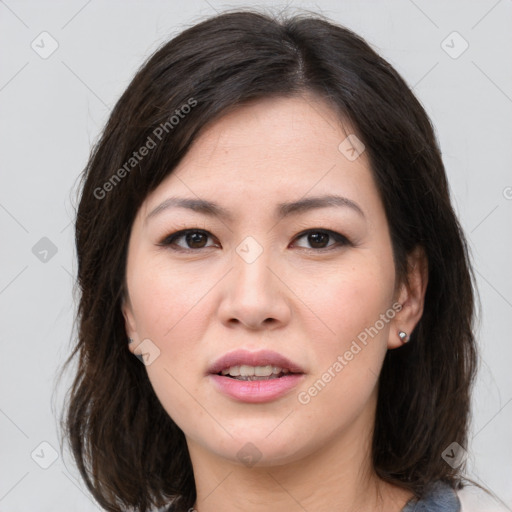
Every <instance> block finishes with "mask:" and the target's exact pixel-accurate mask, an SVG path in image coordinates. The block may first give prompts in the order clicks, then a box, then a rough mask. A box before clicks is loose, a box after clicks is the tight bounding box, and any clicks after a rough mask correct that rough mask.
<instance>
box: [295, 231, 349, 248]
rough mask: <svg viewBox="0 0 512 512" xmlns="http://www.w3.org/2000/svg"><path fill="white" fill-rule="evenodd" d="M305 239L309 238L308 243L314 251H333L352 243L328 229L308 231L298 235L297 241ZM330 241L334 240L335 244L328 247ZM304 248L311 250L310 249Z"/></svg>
mask: <svg viewBox="0 0 512 512" xmlns="http://www.w3.org/2000/svg"><path fill="white" fill-rule="evenodd" d="M304 237H307V242H308V243H309V244H310V245H311V246H312V247H311V248H312V249H318V250H331V249H332V248H334V247H335V246H343V245H350V241H349V240H348V239H347V237H345V236H343V235H342V234H340V233H336V232H334V231H330V230H328V229H309V230H308V231H305V232H304V233H302V234H300V235H298V236H297V237H296V238H295V240H300V239H301V238H304ZM329 239H332V240H334V243H331V244H329V245H326V244H327V243H328V241H329ZM303 248H304V249H311V248H310V247H303Z"/></svg>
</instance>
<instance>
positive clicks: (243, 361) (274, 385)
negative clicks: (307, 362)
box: [208, 350, 305, 403]
mask: <svg viewBox="0 0 512 512" xmlns="http://www.w3.org/2000/svg"><path fill="white" fill-rule="evenodd" d="M208 374H209V376H210V378H211V381H212V383H213V384H214V385H215V387H216V389H217V390H218V391H220V392H221V393H223V394H224V395H226V396H228V397H229V398H231V399H234V400H237V401H241V402H249V403H262V402H269V401H272V400H275V399H277V398H280V397H281V396H283V395H285V394H287V393H288V392H290V391H291V390H292V389H293V388H294V387H296V386H297V385H298V384H299V383H300V382H302V381H303V379H304V378H305V371H304V370H303V369H302V368H301V367H300V366H299V365H298V364H296V363H294V362H292V361H290V359H288V358H286V357H284V356H283V355H281V354H278V353H277V352H273V351H268V350H262V351H258V352H250V351H247V350H237V351H235V352H230V353H228V354H226V355H224V356H222V357H221V358H220V359H218V360H217V361H215V362H214V363H213V364H212V365H211V366H210V368H209V369H208Z"/></svg>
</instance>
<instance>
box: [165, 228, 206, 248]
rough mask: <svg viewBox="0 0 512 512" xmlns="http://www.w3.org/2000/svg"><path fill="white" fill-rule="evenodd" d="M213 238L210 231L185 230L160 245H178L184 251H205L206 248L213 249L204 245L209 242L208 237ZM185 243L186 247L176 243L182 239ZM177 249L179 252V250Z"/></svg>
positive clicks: (170, 236)
mask: <svg viewBox="0 0 512 512" xmlns="http://www.w3.org/2000/svg"><path fill="white" fill-rule="evenodd" d="M209 236H211V235H210V233H208V231H203V230H199V229H184V230H182V231H177V232H176V233H173V234H172V235H169V236H168V237H166V238H164V239H163V240H162V241H161V242H160V243H159V244H158V245H162V246H166V245H176V246H177V247H179V249H183V250H194V249H204V248H206V247H213V246H212V245H205V244H204V243H205V242H206V240H208V237H209ZM182 238H183V240H184V242H185V244H186V245H185V246H183V245H180V244H178V243H176V241H177V240H180V239H182ZM179 249H177V250H179Z"/></svg>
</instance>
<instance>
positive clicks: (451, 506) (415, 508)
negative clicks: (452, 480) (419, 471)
mask: <svg viewBox="0 0 512 512" xmlns="http://www.w3.org/2000/svg"><path fill="white" fill-rule="evenodd" d="M461 510H462V509H461V502H460V500H459V497H458V494H457V492H456V491H455V490H454V489H452V488H451V487H450V486H449V485H448V484H446V483H444V482H441V481H437V482H434V483H433V484H432V485H430V486H429V487H428V489H427V490H426V492H425V495H424V496H423V497H422V498H421V499H416V498H413V499H411V500H409V501H408V502H407V503H406V505H405V507H404V508H403V509H402V512H461Z"/></svg>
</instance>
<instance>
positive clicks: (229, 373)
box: [217, 364, 296, 381]
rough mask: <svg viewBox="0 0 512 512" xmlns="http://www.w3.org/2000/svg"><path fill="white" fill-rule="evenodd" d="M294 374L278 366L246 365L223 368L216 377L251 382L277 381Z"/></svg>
mask: <svg viewBox="0 0 512 512" xmlns="http://www.w3.org/2000/svg"><path fill="white" fill-rule="evenodd" d="M295 373H296V372H290V370H289V369H288V368H281V367H279V366H271V365H265V366H249V365H246V364H243V365H239V366H230V367H229V368H225V369H223V370H222V371H220V372H219V373H217V375H222V376H224V377H229V378H230V379H235V380H244V381H253V380H271V379H279V378H281V377H284V376H285V375H289V374H292V375H293V374H295Z"/></svg>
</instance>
